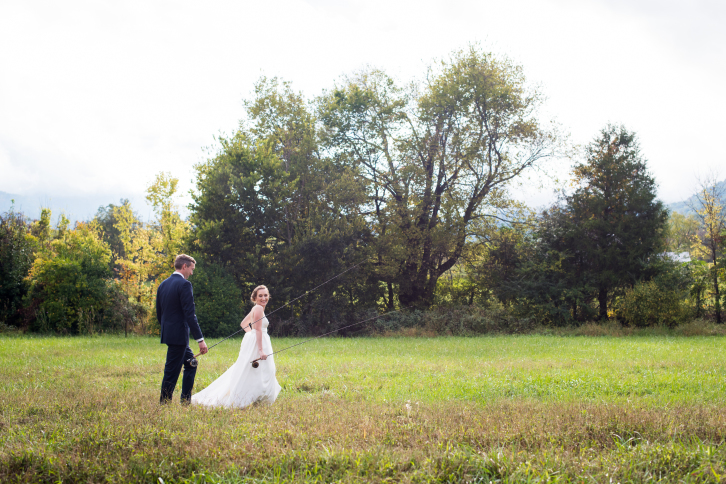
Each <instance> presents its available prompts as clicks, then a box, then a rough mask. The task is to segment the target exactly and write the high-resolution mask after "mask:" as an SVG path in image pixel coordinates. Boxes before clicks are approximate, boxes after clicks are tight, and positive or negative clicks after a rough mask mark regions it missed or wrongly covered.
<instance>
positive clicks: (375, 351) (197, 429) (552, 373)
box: [0, 335, 726, 484]
mask: <svg viewBox="0 0 726 484" xmlns="http://www.w3.org/2000/svg"><path fill="white" fill-rule="evenodd" d="M299 341H301V340H295V339H274V340H273V345H274V346H275V348H277V349H281V348H283V347H285V346H288V345H290V344H294V343H296V342H299ZM213 342H214V340H210V341H208V343H213ZM0 344H1V345H2V351H1V352H0V365H1V366H0V368H2V371H1V372H0V481H2V482H28V481H30V482H129V481H138V482H150V483H151V482H157V483H158V482H159V480H158V478H159V477H161V478H162V479H163V480H164V482H166V483H167V484H168V483H170V482H238V481H249V482H283V481H301V482H302V481H306V482H333V481H342V482H361V481H363V482H381V481H385V480H390V481H396V482H489V481H492V482H521V481H533V482H534V481H537V482H547V481H553V482H554V481H562V482H569V481H574V482H585V481H587V482H593V481H595V482H609V481H610V478H613V482H644V481H647V480H654V481H664V482H684V481H685V482H726V445H724V438H726V410H725V409H726V405H725V404H726V358H724V354H726V352H725V351H724V350H726V338H724V337H722V336H715V337H674V336H631V337H622V338H613V337H573V336H571V337H562V336H545V335H528V336H487V337H476V338H454V337H441V338H353V339H321V340H316V341H313V342H311V343H308V344H306V345H303V346H300V347H297V348H293V349H291V350H289V351H286V352H283V353H281V354H279V355H278V356H277V359H276V363H277V368H278V381H279V382H280V384H281V385H282V387H283V391H282V393H281V394H280V397H279V398H278V400H277V402H276V403H275V404H274V405H272V406H253V407H250V408H247V409H241V410H227V409H213V410H210V409H204V408H198V407H182V406H180V405H178V404H177V403H176V402H175V404H174V405H172V406H169V407H164V408H161V407H159V405H158V403H157V402H158V392H159V386H160V381H161V375H162V370H163V364H164V357H165V348H166V347H165V346H161V345H159V344H158V342H157V340H156V339H152V338H139V337H133V338H128V339H125V338H123V337H78V338H44V337H29V336H5V335H0ZM238 348H239V340H232V341H227V342H224V343H222V344H221V345H220V346H217V347H216V348H214V349H213V350H212V351H211V352H210V354H208V355H206V356H204V357H201V358H200V367H199V371H198V372H197V383H196V388H195V390H196V391H198V390H200V389H202V388H203V387H205V386H206V385H208V384H209V383H211V382H212V381H213V380H214V379H215V378H216V377H217V376H219V375H220V374H221V373H222V372H223V371H225V370H226V369H227V368H228V367H229V365H230V364H231V363H232V362H233V361H234V360H235V359H236V356H237V351H238ZM180 383H181V382H180ZM176 396H177V398H178V388H177V394H176Z"/></svg>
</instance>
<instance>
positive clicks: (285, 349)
mask: <svg viewBox="0 0 726 484" xmlns="http://www.w3.org/2000/svg"><path fill="white" fill-rule="evenodd" d="M404 309H408V306H407V307H405V308H401V309H396V310H395V311H388V312H387V313H383V314H379V315H378V316H373V317H372V318H368V319H364V320H363V321H358V322H357V323H353V324H349V325H348V326H343V327H342V328H338V329H334V330H333V331H329V332H327V333H324V334H321V335H320V336H315V337H314V338H310V339H307V340H305V341H301V342H300V343H295V344H294V345H291V346H288V347H287V348H283V349H281V350H277V351H273V352H272V353H270V354H269V355H265V358H267V357H268V356H270V355H274V354H275V353H282V352H283V351H287V350H289V349H290V348H294V347H295V346H300V345H302V344H305V343H307V342H309V341H312V340H314V339H318V338H322V337H323V336H327V335H329V334H332V333H335V332H337V331H340V330H341V329H345V328H350V327H351V326H357V325H359V324H363V323H367V322H368V321H373V320H374V319H378V318H381V317H383V316H388V315H389V314H393V313H400V312H401V311H403V310H404ZM261 359H262V358H257V359H256V360H252V361H251V362H250V363H251V364H252V368H257V367H258V366H260V364H259V363H258V362H259V361H260V360H261Z"/></svg>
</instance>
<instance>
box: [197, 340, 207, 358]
mask: <svg viewBox="0 0 726 484" xmlns="http://www.w3.org/2000/svg"><path fill="white" fill-rule="evenodd" d="M199 351H200V352H201V353H202V354H203V355H206V354H207V351H209V349H207V343H205V342H204V341H200V342H199Z"/></svg>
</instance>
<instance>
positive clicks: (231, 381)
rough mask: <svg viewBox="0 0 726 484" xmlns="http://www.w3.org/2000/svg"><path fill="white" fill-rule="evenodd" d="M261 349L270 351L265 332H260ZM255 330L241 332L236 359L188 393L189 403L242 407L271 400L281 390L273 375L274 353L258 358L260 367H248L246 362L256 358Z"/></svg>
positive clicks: (265, 351) (268, 338)
mask: <svg viewBox="0 0 726 484" xmlns="http://www.w3.org/2000/svg"><path fill="white" fill-rule="evenodd" d="M262 351H263V352H264V353H265V354H266V355H269V354H270V353H272V343H271V342H270V337H269V336H268V334H267V331H262ZM258 356H259V353H258V351H257V334H256V331H254V330H253V331H250V332H248V333H245V336H244V338H242V344H241V345H240V349H239V357H238V358H237V361H236V362H235V363H234V364H233V365H232V366H231V367H230V368H229V369H228V370H227V371H225V372H224V374H222V376H220V377H219V378H217V379H216V380H214V381H213V382H212V383H211V384H210V385H209V386H208V387H207V388H205V389H204V390H202V391H201V392H199V393H197V394H195V395H192V403H195V404H199V405H206V406H210V407H236V408H242V407H246V406H247V405H250V404H252V403H255V402H260V403H273V402H274V401H275V399H277V395H279V393H280V390H281V389H282V388H281V387H280V385H279V384H278V383H277V378H276V377H275V372H276V370H275V356H274V355H272V356H268V357H267V359H266V360H260V361H259V364H260V366H259V367H257V368H252V365H251V364H250V362H251V361H252V360H254V359H257V358H258Z"/></svg>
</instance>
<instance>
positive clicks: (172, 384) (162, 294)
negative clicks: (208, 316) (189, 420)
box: [156, 254, 207, 404]
mask: <svg viewBox="0 0 726 484" xmlns="http://www.w3.org/2000/svg"><path fill="white" fill-rule="evenodd" d="M196 263H197V261H195V260H194V259H193V258H192V257H190V256H188V255H186V254H181V255H178V256H176V259H175V260H174V269H176V271H175V272H174V274H172V275H171V276H169V278H168V279H166V280H165V281H164V282H162V283H161V284H160V285H159V289H158V290H157V291H156V318H157V319H158V320H159V323H160V324H161V343H162V344H166V345H167V346H168V350H167V352H166V365H165V366H164V379H163V380H162V382H161V397H160V398H159V401H160V402H161V403H162V404H164V403H169V402H170V401H171V397H172V395H173V394H174V388H176V382H177V380H178V379H179V373H180V372H181V369H182V366H183V367H184V377H183V378H182V392H181V402H182V403H184V404H188V403H190V402H191V399H192V388H193V387H194V376H195V375H196V374H197V369H196V367H194V366H192V365H190V364H189V362H188V360H189V359H190V358H193V357H194V352H192V350H191V348H189V333H190V332H191V334H192V336H194V339H196V340H197V343H199V351H200V352H201V353H202V354H205V353H206V352H207V344H206V343H205V342H204V336H202V330H201V329H200V328H199V323H198V322H197V315H196V314H195V309H194V293H193V292H192V283H191V282H189V281H188V280H187V279H188V278H189V276H191V275H192V274H193V273H194V266H195V265H196Z"/></svg>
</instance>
